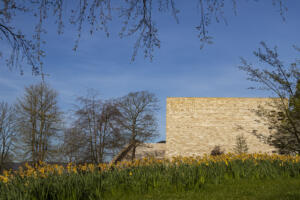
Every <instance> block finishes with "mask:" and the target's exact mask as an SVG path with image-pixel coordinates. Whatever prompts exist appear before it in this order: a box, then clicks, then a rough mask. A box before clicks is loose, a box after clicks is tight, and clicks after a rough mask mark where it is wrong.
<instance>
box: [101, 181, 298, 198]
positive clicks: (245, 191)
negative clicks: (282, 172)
mask: <svg viewBox="0 0 300 200" xmlns="http://www.w3.org/2000/svg"><path fill="white" fill-rule="evenodd" d="M105 199H128V200H129V199H130V200H131V199H132V200H138V199H139V200H140V199H143V200H144V199H146V200H150V199H153V200H159V199H161V200H166V199H170V200H171V199H172V200H173V199H191V200H192V199H207V200H214V199H218V200H219V199H239V200H243V199H255V200H256V199H259V200H260V199H268V200H275V199H294V200H300V178H281V179H273V180H245V179H244V180H239V181H237V180H236V181H230V182H227V183H224V184H218V185H214V184H205V185H204V186H203V188H202V189H200V190H199V191H187V192H176V191H174V192H172V191H170V192H162V191H159V190H158V191H155V192H154V191H153V192H151V193H148V194H145V195H137V194H133V193H130V192H129V191H128V193H127V194H119V195H116V196H107V197H106V198H105Z"/></svg>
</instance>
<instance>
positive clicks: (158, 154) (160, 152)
mask: <svg viewBox="0 0 300 200" xmlns="http://www.w3.org/2000/svg"><path fill="white" fill-rule="evenodd" d="M165 151H166V144H165V143H144V144H142V145H140V146H138V147H137V148H136V151H135V158H136V159H141V158H144V157H155V158H157V159H163V158H164V157H165ZM131 155H132V150H131V151H129V152H128V154H127V155H126V157H125V158H124V160H131Z"/></svg>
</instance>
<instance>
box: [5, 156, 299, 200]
mask: <svg viewBox="0 0 300 200" xmlns="http://www.w3.org/2000/svg"><path fill="white" fill-rule="evenodd" d="M299 174H300V157H299V156H294V157H292V156H279V155H266V154H249V155H246V154H243V155H233V154H226V155H221V156H215V157H211V156H204V157H196V158H192V157H190V158H187V157H176V158H173V159H170V160H167V159H165V160H156V159H154V158H148V159H143V160H136V161H134V162H126V161H125V162H121V163H118V164H117V165H114V166H110V165H108V164H99V165H93V164H84V165H80V166H74V165H72V163H70V164H69V165H68V166H67V167H65V168H63V167H61V166H58V165H47V164H46V163H40V165H36V166H30V165H28V164H27V165H26V166H25V168H24V169H23V168H20V169H19V170H17V171H5V172H4V174H3V175H2V176H1V177H0V180H2V181H0V198H1V199H39V200H43V199H70V200H71V199H102V198H109V197H110V196H118V195H120V194H126V193H128V192H131V193H135V194H147V193H149V192H155V191H159V192H168V193H169V192H170V191H174V192H184V191H199V190H201V189H202V188H203V186H204V185H205V184H222V183H225V182H227V181H232V180H239V179H250V180H262V179H274V178H280V177H299Z"/></svg>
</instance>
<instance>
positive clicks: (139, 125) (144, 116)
mask: <svg viewBox="0 0 300 200" xmlns="http://www.w3.org/2000/svg"><path fill="white" fill-rule="evenodd" d="M117 106H118V110H119V111H120V113H121V117H120V118H119V124H120V128H121V132H122V134H123V135H124V136H125V138H127V141H128V143H130V144H132V145H133V148H132V155H131V159H132V160H134V159H135V150H136V148H137V147H138V146H139V145H140V144H141V143H143V142H145V141H149V140H150V139H153V138H154V137H156V136H157V123H156V118H155V112H156V111H157V110H158V99H157V98H156V97H155V95H154V94H152V93H149V92H147V91H141V92H133V93H129V94H128V95H126V96H124V97H121V98H120V99H119V100H118V103H117Z"/></svg>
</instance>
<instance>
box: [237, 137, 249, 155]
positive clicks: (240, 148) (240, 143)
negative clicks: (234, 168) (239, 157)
mask: <svg viewBox="0 0 300 200" xmlns="http://www.w3.org/2000/svg"><path fill="white" fill-rule="evenodd" d="M234 152H235V153H236V154H243V153H247V152H248V145H247V141H246V138H245V137H244V135H243V134H240V135H237V136H236V145H235V147H234Z"/></svg>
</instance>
